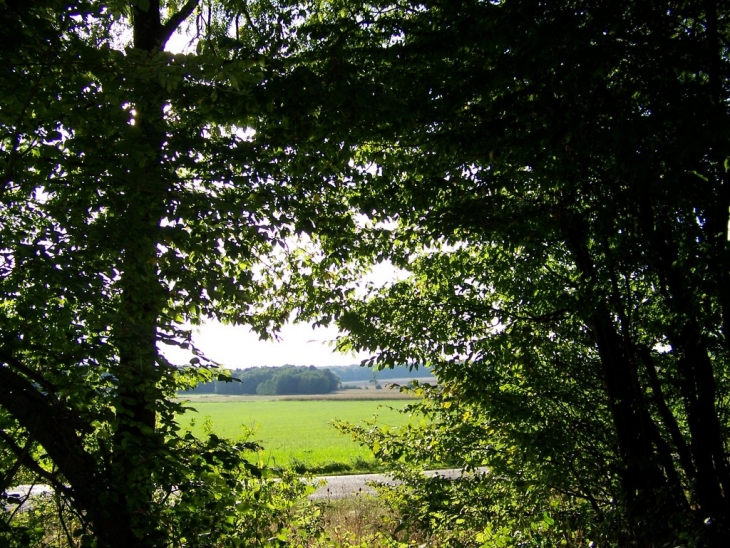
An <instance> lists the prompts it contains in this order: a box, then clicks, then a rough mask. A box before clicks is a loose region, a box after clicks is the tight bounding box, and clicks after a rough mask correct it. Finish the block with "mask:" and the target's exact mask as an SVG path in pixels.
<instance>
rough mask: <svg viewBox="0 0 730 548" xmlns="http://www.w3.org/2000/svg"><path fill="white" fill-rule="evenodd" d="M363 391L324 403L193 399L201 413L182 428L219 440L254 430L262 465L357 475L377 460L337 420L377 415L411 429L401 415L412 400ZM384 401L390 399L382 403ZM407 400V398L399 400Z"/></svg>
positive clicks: (252, 398)
mask: <svg viewBox="0 0 730 548" xmlns="http://www.w3.org/2000/svg"><path fill="white" fill-rule="evenodd" d="M346 392H363V394H358V396H360V398H359V399H352V398H351V399H343V398H344V397H345V396H346V395H349V394H345V396H343V395H342V394H340V395H333V396H332V397H328V398H325V399H322V398H321V397H320V398H319V399H297V400H293V399H288V398H286V399H285V398H284V397H278V398H275V399H272V397H270V396H228V397H226V396H207V397H206V396H191V397H189V398H184V400H185V401H188V402H189V403H188V404H187V405H188V406H189V407H193V408H195V409H196V410H197V413H194V412H189V413H186V415H185V417H184V418H182V419H181V421H180V424H181V425H182V426H183V427H185V426H187V425H188V424H189V423H190V419H191V418H192V419H194V424H193V425H192V427H191V430H192V432H193V433H194V434H195V435H203V434H204V430H205V424H206V423H208V424H209V426H210V428H211V430H212V431H213V432H214V433H215V434H217V435H219V436H224V437H229V438H240V437H241V436H244V435H246V432H250V431H252V432H253V434H252V435H251V436H250V439H252V440H255V441H258V442H259V443H261V445H263V447H264V451H263V452H262V453H261V454H260V458H261V459H262V460H263V462H265V463H267V464H269V465H272V466H289V465H295V466H297V467H298V468H303V469H306V470H308V471H311V472H314V473H335V472H358V471H367V470H371V469H372V462H373V455H372V453H371V452H370V450H369V449H366V448H362V447H360V446H359V445H357V444H356V443H354V442H353V441H352V439H351V438H350V437H349V436H346V435H344V434H341V433H340V432H339V431H337V430H336V429H335V428H334V427H332V425H331V424H330V422H331V421H333V420H335V419H339V420H344V421H348V422H352V423H359V424H362V423H363V421H365V420H369V419H372V418H373V416H375V415H377V425H378V426H379V427H388V428H392V427H397V426H400V425H402V424H406V423H407V422H408V420H409V418H408V416H407V415H403V414H401V413H398V412H397V411H396V409H402V408H403V406H404V405H406V404H407V403H408V400H404V399H396V398H395V397H394V396H395V395H396V394H395V393H393V392H388V391H380V390H378V391H375V390H372V391H355V390H352V391H346ZM365 392H371V393H373V394H369V395H370V396H374V395H375V394H374V393H375V392H379V393H381V398H379V399H368V398H366V397H365V394H364V393H365ZM383 397H385V398H387V399H382V398H383ZM400 397H401V398H403V396H400Z"/></svg>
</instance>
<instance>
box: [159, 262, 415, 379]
mask: <svg viewBox="0 0 730 548" xmlns="http://www.w3.org/2000/svg"><path fill="white" fill-rule="evenodd" d="M404 274H405V273H404V272H402V271H398V270H397V269H396V268H395V267H393V266H392V265H391V264H390V263H380V264H378V265H376V266H374V267H373V268H372V271H371V272H370V274H369V275H368V276H366V278H365V279H366V281H369V282H372V283H373V284H375V285H385V284H387V283H388V282H392V281H394V280H396V279H399V278H402V277H403V275H404ZM337 335H338V331H337V329H336V328H335V327H329V328H317V329H313V328H312V326H311V325H308V324H289V325H286V326H284V328H283V329H282V330H281V333H280V334H279V339H280V340H278V341H261V340H259V338H258V335H256V334H254V333H252V332H251V331H250V330H249V329H248V328H247V327H244V326H231V325H224V324H221V323H218V322H214V321H209V322H208V323H206V324H205V325H203V326H201V327H198V328H195V330H194V331H193V343H194V344H195V345H196V346H197V347H198V348H199V349H200V350H201V351H203V353H204V354H205V355H206V356H207V357H208V358H210V359H212V360H214V361H216V362H218V363H220V364H222V365H223V366H224V367H227V368H229V369H236V368H246V367H256V366H262V365H272V366H278V365H287V364H289V365H316V366H319V367H326V366H328V365H332V366H334V365H351V364H359V363H360V361H362V360H364V359H366V358H368V357H370V355H369V354H367V353H362V352H361V353H358V354H352V353H351V354H341V353H339V352H335V351H334V344H330V343H333V342H334V340H335V338H336V337H337ZM163 352H164V354H165V356H167V358H168V359H170V360H171V361H172V362H173V363H184V362H187V361H189V360H190V358H192V357H193V355H192V353H189V352H185V351H183V350H181V349H178V348H174V347H167V348H163Z"/></svg>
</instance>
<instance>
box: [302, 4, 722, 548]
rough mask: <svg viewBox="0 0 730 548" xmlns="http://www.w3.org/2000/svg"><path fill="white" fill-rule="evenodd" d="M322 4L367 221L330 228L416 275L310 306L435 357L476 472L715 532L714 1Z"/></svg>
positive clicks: (640, 525) (718, 134)
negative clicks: (489, 469) (338, 304)
mask: <svg viewBox="0 0 730 548" xmlns="http://www.w3.org/2000/svg"><path fill="white" fill-rule="evenodd" d="M328 6H329V7H330V8H331V9H329V11H326V10H325V12H324V13H323V15H322V16H321V18H320V20H319V21H315V22H312V23H311V25H310V26H309V27H308V30H309V32H310V37H311V38H312V40H313V41H314V42H315V45H314V46H313V47H312V49H311V50H310V51H311V52H314V53H310V54H309V55H310V56H312V57H310V58H312V59H316V60H315V61H313V62H312V63H311V64H310V65H309V68H308V70H309V74H310V78H311V79H312V80H314V81H317V82H319V84H318V85H319V88H318V93H319V94H320V95H321V96H324V97H326V99H325V102H326V103H327V104H329V105H330V107H331V108H330V110H329V111H328V113H329V114H328V115H329V116H330V117H331V124H332V127H333V132H336V131H338V129H339V133H336V134H337V135H341V136H342V137H341V139H342V141H343V143H352V142H357V143H359V145H360V146H359V149H358V155H359V157H358V158H359V161H360V165H361V166H362V169H361V172H360V174H359V176H357V175H353V180H352V185H353V188H352V189H351V190H350V191H349V192H350V200H351V203H352V204H353V207H355V208H357V209H358V210H359V211H360V212H361V213H363V214H365V215H367V216H368V217H369V219H371V223H370V224H367V223H364V222H363V223H361V227H364V228H362V230H351V231H349V232H348V233H343V234H340V235H337V236H336V237H334V238H330V239H329V240H328V241H325V242H324V244H325V245H328V244H329V245H331V248H332V249H337V250H340V251H338V252H339V253H342V251H341V250H342V249H347V250H349V251H350V253H351V255H352V256H353V257H356V256H358V255H359V256H369V257H370V258H371V260H373V261H380V260H383V259H389V260H391V261H392V262H393V263H394V264H395V265H396V266H398V267H401V268H403V269H406V270H408V271H410V272H411V273H412V277H411V278H410V279H408V280H406V281H402V282H398V283H395V284H392V285H391V286H389V287H388V288H385V289H383V290H380V291H376V290H374V291H372V292H371V293H370V295H369V297H367V298H364V299H361V300H357V299H354V300H351V301H350V303H349V305H348V306H347V308H346V310H343V311H342V312H341V313H340V314H337V313H333V312H332V308H330V309H327V310H326V311H325V312H324V315H325V316H330V315H332V316H335V317H337V318H338V321H339V325H340V326H341V327H342V328H344V329H346V330H348V331H349V336H348V337H347V338H346V339H345V340H343V341H342V343H341V344H342V347H350V348H356V349H369V350H371V351H373V352H375V356H374V359H373V363H375V364H378V365H379V366H393V365H396V364H404V363H410V364H429V365H431V366H432V367H433V370H434V372H435V374H436V375H437V376H438V378H439V380H440V381H441V382H442V383H443V388H442V390H440V391H437V392H429V393H432V394H433V401H434V402H437V403H439V404H442V405H441V406H439V405H435V404H434V405H433V406H431V407H430V411H429V412H430V413H432V414H435V416H437V417H441V418H440V419H439V420H440V421H443V423H444V424H449V425H451V428H452V430H451V431H450V434H449V435H448V436H445V437H444V438H442V439H443V440H444V443H448V444H449V446H448V448H447V450H450V451H452V453H453V452H454V451H455V450H456V449H457V448H458V447H459V446H460V445H461V444H463V445H464V448H465V449H464V452H465V457H464V463H465V464H468V465H475V464H477V465H478V464H483V463H486V464H490V465H492V466H494V467H495V469H498V470H499V474H493V475H492V478H495V479H494V480H493V481H499V480H505V481H511V482H512V487H513V489H515V490H517V489H519V486H520V485H521V484H520V483H519V481H521V480H522V479H525V477H527V478H528V479H529V481H531V482H532V481H537V482H538V484H539V485H541V486H543V487H545V488H546V489H547V490H546V491H543V494H545V495H546V496H553V497H557V496H560V497H562V499H563V500H565V501H568V500H571V497H579V498H581V499H583V500H586V501H588V502H589V503H590V508H592V510H589V511H590V512H593V514H592V515H593V519H595V520H596V521H599V520H603V523H604V524H606V523H610V524H611V525H610V526H606V528H607V529H611V532H612V534H613V535H614V539H618V540H615V541H616V542H619V543H626V542H629V540H627V539H634V541H635V542H637V543H638V544H639V545H643V546H649V545H656V546H659V545H663V543H665V542H669V541H670V540H676V539H678V538H686V537H687V536H695V535H700V537H701V538H702V539H703V540H702V542H704V543H707V544H712V545H716V546H724V545H726V544H727V543H728V540H729V539H730V507H729V506H728V504H729V501H728V498H727V493H728V489H729V488H730V467H729V463H728V457H727V454H728V446H727V440H728V420H727V409H728V363H729V362H728V358H729V357H730V355H729V354H728V351H729V350H730V347H729V346H728V327H727V321H728V315H730V299H729V295H730V294H729V293H728V291H730V289H729V288H730V284H728V281H729V280H728V272H730V271H729V269H728V261H729V260H730V250H729V248H728V247H729V245H730V244H728V229H727V227H728V206H729V205H730V181H729V180H728V163H729V162H730V160H729V158H730V146H729V145H730V143H729V142H728V127H729V126H728V124H727V121H728V93H729V91H730V88H729V86H728V84H729V82H728V77H729V76H730V65H729V64H728V53H729V52H728V43H729V39H730V35H729V31H730V28H729V27H728V21H729V20H730V12H729V11H728V8H727V6H726V5H725V4H723V3H719V2H713V1H707V2H683V1H677V2H641V3H635V2H612V3H609V4H600V5H598V4H595V3H591V2H549V3H548V2H518V1H510V0H507V1H503V2H479V1H476V0H475V1H469V0H466V1H461V2H417V1H414V2H410V1H404V2H368V3H361V4H355V3H353V2H346V3H338V2H333V3H331V4H329V5H328ZM304 101H305V100H302V104H305V103H304ZM348 238H351V239H350V240H349V241H348ZM449 410H450V411H449ZM454 410H458V411H459V412H460V413H456V412H455V411H454ZM454 413H456V414H454ZM458 416H467V417H472V416H476V417H478V420H477V423H476V424H474V428H466V427H465V428H464V429H463V430H459V426H458V421H457V420H456V418H457V417H458ZM464 422H466V423H467V424H471V421H469V420H466V419H464ZM462 435H463V437H462ZM447 438H448V440H447ZM393 443H396V442H395V441H394V442H393ZM378 445H379V446H380V447H383V441H382V440H379V441H378ZM411 447H412V446H411ZM479 447H481V448H482V449H481V450H477V448H479ZM432 449H433V447H432ZM424 453H425V451H421V452H420V454H421V455H423V454H424ZM400 454H404V453H403V452H402V451H401V453H400ZM411 454H413V453H411ZM513 492H514V491H513ZM550 494H552V495H550ZM528 500H530V501H532V499H531V498H529V497H528ZM454 506H455V507H456V508H457V510H456V511H462V510H463V509H464V506H463V505H461V504H456V505H452V507H454ZM521 511H522V512H523V514H524V511H525V507H522V508H521ZM609 518H610V519H609ZM485 519H486V518H485ZM617 524H625V525H617ZM621 535H626V536H624V537H622V536H621Z"/></svg>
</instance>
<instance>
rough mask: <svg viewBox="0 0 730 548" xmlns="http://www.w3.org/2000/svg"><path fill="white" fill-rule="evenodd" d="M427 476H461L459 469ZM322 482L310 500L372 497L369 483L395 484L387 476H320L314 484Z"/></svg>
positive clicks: (438, 471)
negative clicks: (358, 496)
mask: <svg viewBox="0 0 730 548" xmlns="http://www.w3.org/2000/svg"><path fill="white" fill-rule="evenodd" d="M425 474H426V475H427V476H434V475H436V474H438V475H440V476H445V477H447V478H456V477H459V476H460V475H461V469H458V468H453V469H448V470H431V471H428V472H425ZM318 481H324V482H325V484H324V485H322V486H321V487H319V488H318V489H317V490H316V491H315V492H314V493H312V494H311V495H309V498H310V499H312V500H332V499H344V498H347V497H353V496H356V495H374V494H375V489H373V488H372V487H370V486H369V485H367V484H368V483H369V482H373V481H376V482H384V483H390V484H395V483H397V482H395V481H393V479H392V478H391V477H390V476H388V475H387V474H355V475H352V476H321V477H318V478H315V482H318Z"/></svg>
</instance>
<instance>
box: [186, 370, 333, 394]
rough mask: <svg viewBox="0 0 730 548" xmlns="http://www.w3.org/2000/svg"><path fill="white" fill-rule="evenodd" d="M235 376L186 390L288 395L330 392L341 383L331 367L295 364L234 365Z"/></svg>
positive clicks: (191, 391) (193, 392) (189, 392)
mask: <svg viewBox="0 0 730 548" xmlns="http://www.w3.org/2000/svg"><path fill="white" fill-rule="evenodd" d="M231 377H232V380H214V381H210V382H206V383H201V384H199V385H198V386H196V387H195V388H194V389H193V390H190V391H187V392H185V393H186V394H228V395H239V394H240V395H244V394H248V395H254V394H258V395H262V396H263V395H265V396H269V395H286V394H327V393H329V392H333V391H335V390H337V389H338V388H339V387H340V379H339V377H338V376H337V375H335V374H334V373H333V372H332V371H330V370H329V369H318V368H316V367H314V366H313V365H310V366H309V367H296V366H293V365H285V366H283V367H252V368H250V369H234V370H233V371H232V372H231Z"/></svg>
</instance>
